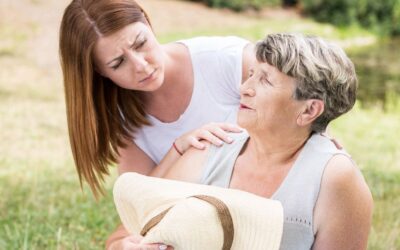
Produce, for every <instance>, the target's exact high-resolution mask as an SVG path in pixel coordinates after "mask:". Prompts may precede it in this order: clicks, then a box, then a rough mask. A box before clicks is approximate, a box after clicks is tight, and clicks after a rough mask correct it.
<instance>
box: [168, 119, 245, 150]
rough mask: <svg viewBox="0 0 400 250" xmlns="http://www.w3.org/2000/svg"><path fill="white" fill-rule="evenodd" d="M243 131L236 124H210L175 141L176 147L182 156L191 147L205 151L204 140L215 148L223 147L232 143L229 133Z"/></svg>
mask: <svg viewBox="0 0 400 250" xmlns="http://www.w3.org/2000/svg"><path fill="white" fill-rule="evenodd" d="M242 131H243V129H241V128H240V127H238V126H237V125H235V124H230V123H209V124H206V125H204V126H203V127H201V128H199V129H196V130H193V131H191V132H188V133H186V134H184V135H182V136H181V137H179V138H178V139H176V140H175V144H174V146H175V147H177V150H178V151H179V153H180V154H183V153H184V152H186V151H187V150H188V149H189V148H190V147H194V148H197V149H204V148H205V146H206V145H205V143H204V142H202V140H205V141H208V142H210V143H211V144H213V145H215V146H222V144H223V143H224V142H225V143H232V142H233V139H232V137H230V136H229V134H228V132H233V133H239V132H242Z"/></svg>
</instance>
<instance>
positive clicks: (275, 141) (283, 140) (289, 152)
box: [243, 128, 310, 170]
mask: <svg viewBox="0 0 400 250" xmlns="http://www.w3.org/2000/svg"><path fill="white" fill-rule="evenodd" d="M298 129H299V128H297V130H295V131H296V133H294V132H293V133H288V132H285V133H281V134H280V133H268V132H263V133H252V132H251V131H249V134H250V139H249V142H248V144H247V146H246V148H245V150H244V153H243V154H247V155H248V157H249V160H251V161H252V162H253V163H254V166H258V167H264V168H265V167H268V168H271V170H273V169H274V168H280V167H281V166H287V165H288V164H289V165H291V163H293V162H294V160H295V159H296V158H297V156H298V154H299V153H300V151H301V149H302V148H303V147H304V145H305V143H306V142H307V140H308V138H309V136H310V135H309V131H308V130H307V129H306V128H304V129H302V130H301V132H300V133H299V130H298Z"/></svg>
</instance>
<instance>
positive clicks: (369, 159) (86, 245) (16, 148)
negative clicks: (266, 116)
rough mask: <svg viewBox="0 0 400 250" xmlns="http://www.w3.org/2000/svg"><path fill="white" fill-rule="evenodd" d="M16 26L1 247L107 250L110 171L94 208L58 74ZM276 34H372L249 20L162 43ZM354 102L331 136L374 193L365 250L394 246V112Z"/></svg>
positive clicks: (2, 86) (0, 189)
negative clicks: (75, 156) (80, 172)
mask: <svg viewBox="0 0 400 250" xmlns="http://www.w3.org/2000/svg"><path fill="white" fill-rule="evenodd" d="M34 2H37V1H34ZM283 23H284V25H282V24H283ZM12 25H14V24H13V23H7V24H4V23H0V37H7V40H2V42H0V117H1V120H0V131H1V133H0V141H1V143H0V183H1V184H0V194H1V195H0V249H104V241H105V239H106V237H107V236H108V234H109V233H110V232H111V231H112V230H113V229H114V228H115V227H116V226H117V224H118V216H117V214H116V212H115V209H114V205H113V202H112V197H111V187H112V184H113V181H114V179H115V173H114V174H113V175H112V176H111V177H109V178H107V180H106V190H107V195H106V197H104V198H102V199H100V200H99V201H98V202H96V201H95V200H94V198H93V197H92V195H91V193H90V191H89V190H88V188H87V187H86V186H84V188H83V192H82V191H81V189H80V186H79V181H78V177H77V174H76V172H75V169H74V165H73V162H72V157H71V153H70V149H69V144H68V138H67V128H66V118H65V107H64V99H63V88H62V84H61V77H60V75H59V74H56V75H52V74H49V73H48V72H46V71H45V70H43V69H42V68H41V67H39V66H37V65H36V64H35V63H34V62H33V61H32V60H30V59H29V58H28V57H26V56H25V55H24V53H25V52H26V50H27V47H26V42H27V41H29V39H30V38H31V37H32V35H33V33H34V31H29V32H28V31H27V30H30V27H32V24H27V25H25V29H22V28H23V27H20V26H18V29H16V28H15V27H14V26H12ZM33 25H34V24H33ZM14 30H16V32H14ZM279 31H296V32H306V33H312V34H319V35H322V36H324V37H327V38H330V39H335V40H336V39H337V40H341V41H343V40H344V41H346V40H347V41H352V40H355V39H354V37H361V38H370V37H373V36H372V35H371V34H370V33H369V32H368V31H365V30H362V29H359V28H358V27H350V28H341V29H338V28H335V27H333V26H331V25H326V24H317V23H315V22H313V21H311V20H302V21H299V20H287V21H286V22H282V21H274V20H270V21H268V22H266V21H262V20H258V19H254V20H252V21H250V22H249V23H247V24H244V25H243V26H240V27H226V29H224V30H218V29H211V28H210V29H204V30H194V31H192V32H186V33H182V32H170V33H167V34H166V33H164V34H160V40H161V41H171V40H175V39H178V38H179V39H182V38H185V37H190V36H195V35H202V34H207V35H209V34H214V35H226V34H236V35H241V36H244V37H247V38H248V39H251V40H257V39H259V38H261V37H263V36H264V35H265V34H266V33H267V32H279ZM4 41H5V42H4ZM360 106H361V105H357V106H356V107H355V108H354V109H353V110H352V111H351V112H350V113H349V114H347V115H345V116H343V117H341V118H339V119H338V120H337V121H335V122H334V123H333V124H332V126H331V128H330V129H331V134H333V135H335V137H337V138H338V140H339V141H341V142H342V143H343V144H344V145H345V147H346V149H347V150H348V151H349V152H350V153H351V154H352V155H353V157H354V159H355V160H356V162H357V163H358V165H359V167H360V168H361V170H362V172H363V174H364V176H365V178H366V181H367V182H368V184H369V186H370V188H371V190H372V193H373V196H374V200H375V211H374V218H373V228H372V232H371V236H370V241H369V249H374V250H375V249H376V250H378V249H382V250H383V249H385V250H387V249H400V238H399V237H398V235H400V213H399V211H398V208H399V207H400V195H399V190H400V164H399V161H398V160H397V159H399V157H400V147H399V145H400V144H399V142H398V138H397V137H396V136H395V133H396V132H395V131H399V130H400V115H399V114H400V107H399V105H392V107H391V108H390V109H389V110H388V111H387V112H382V111H381V110H380V109H375V108H369V109H362V108H361V107H360ZM114 172H115V171H114Z"/></svg>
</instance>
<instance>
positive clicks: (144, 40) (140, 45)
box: [135, 39, 147, 49]
mask: <svg viewBox="0 0 400 250" xmlns="http://www.w3.org/2000/svg"><path fill="white" fill-rule="evenodd" d="M146 42H147V40H146V39H143V40H142V41H141V42H140V43H139V44H138V45H136V47H135V49H140V48H142V47H143V45H145V43H146Z"/></svg>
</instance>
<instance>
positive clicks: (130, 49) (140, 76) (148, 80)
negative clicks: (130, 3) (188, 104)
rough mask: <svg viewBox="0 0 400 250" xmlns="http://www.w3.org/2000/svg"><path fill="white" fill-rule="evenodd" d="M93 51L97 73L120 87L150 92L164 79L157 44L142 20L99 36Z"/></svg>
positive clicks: (160, 52) (162, 64) (162, 62)
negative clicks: (109, 33)
mask: <svg viewBox="0 0 400 250" xmlns="http://www.w3.org/2000/svg"><path fill="white" fill-rule="evenodd" d="M93 52H94V60H95V64H96V67H97V70H98V71H99V73H101V74H102V75H103V76H105V77H107V78H109V79H111V80H112V81H113V82H114V83H115V84H117V85H119V86H120V87H122V88H126V89H132V90H140V91H154V90H156V89H158V88H159V87H160V86H161V85H162V83H163V81H164V61H163V58H162V55H163V53H162V49H161V46H160V44H159V43H158V42H157V40H156V38H155V37H154V34H153V32H152V30H151V28H150V27H149V26H148V25H146V24H144V23H141V22H136V23H132V24H130V25H127V26H126V27H124V28H123V29H121V30H119V31H117V32H116V33H114V34H112V35H109V36H105V37H101V38H99V40H98V41H97V42H96V44H95V47H94V51H93Z"/></svg>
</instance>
